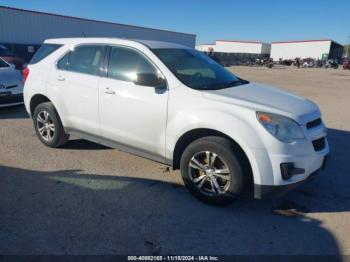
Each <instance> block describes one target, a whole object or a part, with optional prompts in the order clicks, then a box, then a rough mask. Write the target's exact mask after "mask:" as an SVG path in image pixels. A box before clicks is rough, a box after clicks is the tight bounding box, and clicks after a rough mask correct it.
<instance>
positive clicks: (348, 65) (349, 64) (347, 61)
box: [343, 58, 350, 69]
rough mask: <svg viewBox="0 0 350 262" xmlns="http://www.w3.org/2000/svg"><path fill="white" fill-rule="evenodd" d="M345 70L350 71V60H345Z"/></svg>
mask: <svg viewBox="0 0 350 262" xmlns="http://www.w3.org/2000/svg"><path fill="white" fill-rule="evenodd" d="M343 69H350V58H344V60H343Z"/></svg>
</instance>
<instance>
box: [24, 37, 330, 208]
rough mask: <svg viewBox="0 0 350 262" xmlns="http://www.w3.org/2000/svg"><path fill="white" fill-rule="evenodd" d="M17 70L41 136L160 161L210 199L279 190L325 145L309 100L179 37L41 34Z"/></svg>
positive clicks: (318, 157) (308, 170)
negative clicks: (247, 76) (236, 70)
mask: <svg viewBox="0 0 350 262" xmlns="http://www.w3.org/2000/svg"><path fill="white" fill-rule="evenodd" d="M23 76H24V78H25V79H26V80H25V87H24V100H25V106H26V110H27V112H28V113H29V115H30V116H31V118H32V119H33V123H34V128H35V132H36V134H37V136H38V139H40V141H41V142H42V143H43V144H44V145H46V146H48V147H53V148H55V147H59V146H61V145H63V144H64V143H65V142H67V140H68V137H69V135H75V136H78V137H81V138H84V139H87V140H91V141H94V142H97V143H100V144H104V145H107V146H110V147H114V148H118V149H121V150H124V151H127V152H129V153H133V154H136V155H139V156H142V157H145V158H149V159H152V160H155V161H158V162H161V163H163V164H166V165H168V166H171V167H172V168H173V169H174V170H176V169H180V170H181V175H182V178H183V181H184V183H185V185H186V187H187V188H188V189H189V191H190V192H191V193H192V194H193V195H194V196H195V197H197V198H198V199H200V200H202V201H204V202H206V203H209V204H213V205H224V204H227V203H229V202H231V201H232V200H234V199H236V198H237V197H238V196H239V195H241V194H242V193H243V192H244V191H245V190H246V189H253V188H254V194H255V197H256V198H262V197H269V196H272V195H275V196H276V195H279V194H281V193H283V192H284V193H285V192H287V191H289V190H291V189H293V188H295V187H296V186H297V185H298V184H300V183H302V182H303V181H305V180H307V179H308V178H309V177H310V176H311V175H312V174H314V173H315V172H317V171H318V170H319V169H321V167H322V166H324V163H325V161H326V156H327V154H328V152H329V146H328V142H327V129H326V127H325V125H324V123H323V121H322V119H321V112H320V110H319V108H318V106H317V105H316V104H315V103H313V102H311V101H310V100H308V99H305V98H302V97H298V96H296V95H294V94H290V93H288V92H286V91H282V90H279V89H276V88H273V87H270V86H267V85H263V84H257V83H250V82H249V81H247V80H243V79H241V78H239V77H237V76H235V75H234V74H232V73H231V72H230V71H228V70H226V69H225V68H224V67H222V66H221V65H219V64H218V63H216V62H215V61H214V60H212V59H210V58H209V57H208V56H207V55H205V54H203V53H201V52H198V51H196V50H194V49H192V48H189V47H187V46H183V45H179V44H173V43H166V42H158V41H146V40H125V39H115V38H74V39H51V40H46V41H45V43H44V44H43V45H42V46H41V47H40V49H39V50H38V51H37V53H36V54H35V55H34V57H33V59H32V61H31V62H30V64H29V65H28V68H26V69H25V70H24V71H23Z"/></svg>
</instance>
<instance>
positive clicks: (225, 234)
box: [0, 67, 350, 255]
mask: <svg viewBox="0 0 350 262" xmlns="http://www.w3.org/2000/svg"><path fill="white" fill-rule="evenodd" d="M230 69H231V70H232V71H233V72H235V73H236V74H237V75H239V76H240V77H242V78H245V79H248V80H251V81H256V82H262V83H268V84H273V85H276V86H280V87H283V88H285V89H288V90H290V91H292V92H294V93H297V94H299V95H303V96H305V97H308V98H309V99H311V100H313V101H315V102H317V103H318V104H319V106H320V108H321V110H322V112H323V114H324V120H325V122H326V124H327V126H328V127H329V140H330V143H331V149H332V155H331V159H330V162H329V164H328V166H327V169H326V171H324V172H321V173H319V175H318V176H316V177H315V179H313V180H312V181H310V182H308V183H306V184H305V185H303V186H301V187H300V188H298V189H297V190H296V191H294V192H292V193H291V194H289V195H287V196H286V197H284V198H282V199H276V200H263V201H262V200H249V199H244V200H238V201H236V202H235V203H234V204H233V205H231V206H229V207H225V208H216V207H211V206H207V205H205V204H203V203H201V202H199V201H197V200H196V199H194V198H193V197H192V196H191V195H190V194H189V193H188V192H187V190H186V189H185V188H184V187H183V184H182V182H181V179H180V174H179V172H170V171H169V170H168V169H167V168H166V167H165V166H163V165H160V164H157V163H154V162H151V161H148V160H145V159H142V158H139V157H136V156H132V155H129V154H126V153H123V152H120V151H118V150H114V149H110V148H106V147H103V146H100V145H97V144H94V143H91V142H88V141H84V140H80V139H75V138H73V139H72V140H71V141H70V142H69V143H68V144H67V145H65V146H64V148H61V149H49V148H46V147H45V146H43V145H42V144H40V142H39V140H38V139H37V138H36V136H35V133H34V130H33V127H32V123H31V120H30V119H28V117H27V115H26V113H25V111H24V109H23V107H13V108H0V254H217V255H218V254H228V255H229V254H241V255H247V254H249V255H251V254H253V255H255V254H282V255H283V254H321V255H322V254H349V255H350V191H349V187H350V178H349V175H350V172H349V170H350V168H349V167H348V166H347V164H348V162H349V159H350V158H349V153H348V152H349V151H350V113H349V108H350V107H349V103H350V71H343V70H341V69H339V70H324V69H295V68H278V67H275V68H273V69H267V68H254V67H232V68H230Z"/></svg>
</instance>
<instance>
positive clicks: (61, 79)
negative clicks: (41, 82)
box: [57, 76, 66, 81]
mask: <svg viewBox="0 0 350 262" xmlns="http://www.w3.org/2000/svg"><path fill="white" fill-rule="evenodd" d="M57 80H58V81H65V80H66V79H65V78H64V77H63V76H58V77H57Z"/></svg>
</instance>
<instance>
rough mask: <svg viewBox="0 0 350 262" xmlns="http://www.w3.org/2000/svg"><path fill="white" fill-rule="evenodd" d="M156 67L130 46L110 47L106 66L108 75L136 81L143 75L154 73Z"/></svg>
mask: <svg viewBox="0 0 350 262" xmlns="http://www.w3.org/2000/svg"><path fill="white" fill-rule="evenodd" d="M156 72H157V71H156V69H155V68H154V66H153V65H152V64H151V63H150V62H148V61H147V59H146V58H145V57H144V56H143V55H142V54H140V53H139V52H137V51H134V50H132V49H131V48H124V47H112V50H111V55H110V59H109V66H108V77H111V78H115V79H118V80H123V81H128V82H137V79H138V77H141V76H143V75H149V74H152V75H156V74H157V73H156Z"/></svg>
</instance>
